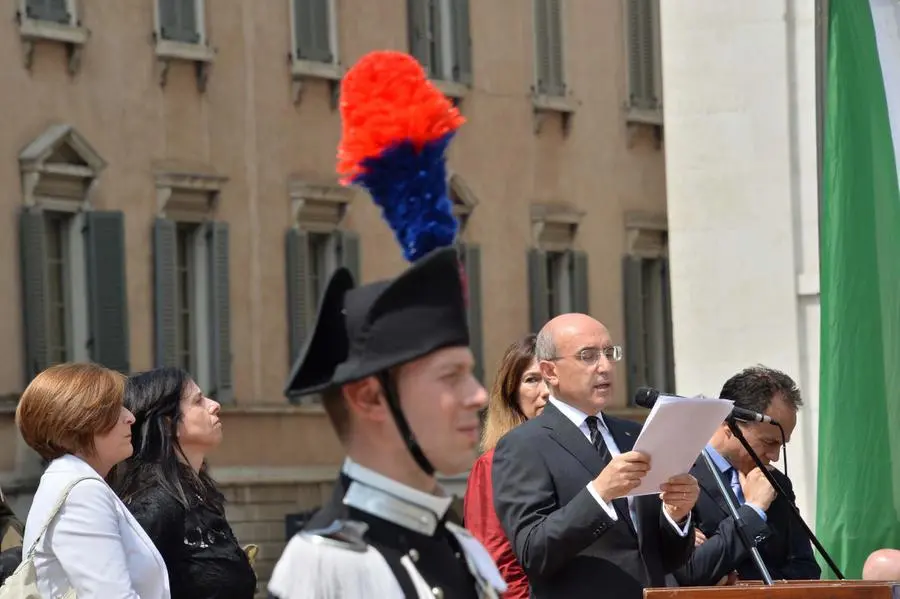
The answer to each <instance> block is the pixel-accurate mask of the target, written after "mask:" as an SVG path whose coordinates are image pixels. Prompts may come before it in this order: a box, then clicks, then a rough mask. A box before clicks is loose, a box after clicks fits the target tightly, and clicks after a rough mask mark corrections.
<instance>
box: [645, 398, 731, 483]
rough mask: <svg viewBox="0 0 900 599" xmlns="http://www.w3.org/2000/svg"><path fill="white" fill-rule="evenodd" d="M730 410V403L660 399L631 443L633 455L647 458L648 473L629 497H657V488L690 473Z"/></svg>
mask: <svg viewBox="0 0 900 599" xmlns="http://www.w3.org/2000/svg"><path fill="white" fill-rule="evenodd" d="M733 407H734V402H733V401H731V400H730V399H711V398H708V397H672V396H669V395H660V396H659V398H658V399H657V400H656V403H655V404H654V405H653V409H652V410H650V414H649V415H648V416H647V420H646V421H645V422H644V428H642V429H641V434H640V435H638V438H637V441H635V443H634V451H642V452H644V453H646V454H647V455H649V456H650V472H648V473H647V474H646V476H644V479H643V480H642V481H641V484H640V485H638V487H637V488H635V489H634V490H633V491H632V492H631V493H629V496H635V495H653V494H656V493H659V492H660V490H659V486H660V485H661V484H663V483H664V482H666V481H667V480H669V479H670V478H671V477H673V476H675V475H677V474H684V473H685V472H688V471H690V469H691V466H692V465H693V464H694V461H695V460H696V459H697V458H698V457H699V456H700V452H701V451H702V450H703V448H704V447H706V444H707V443H709V440H710V439H711V438H712V436H713V433H714V432H716V427H717V426H719V425H720V424H722V422H723V421H724V420H725V418H727V417H728V414H730V413H731V410H732V408H733Z"/></svg>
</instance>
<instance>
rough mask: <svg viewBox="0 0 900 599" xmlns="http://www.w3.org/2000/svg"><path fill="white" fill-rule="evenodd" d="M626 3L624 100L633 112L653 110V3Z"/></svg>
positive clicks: (640, 0) (638, 0) (651, 0)
mask: <svg viewBox="0 0 900 599" xmlns="http://www.w3.org/2000/svg"><path fill="white" fill-rule="evenodd" d="M656 1H657V0H628V4H627V15H626V18H627V19H628V31H627V35H628V96H629V103H630V105H632V106H634V107H636V108H645V109H654V108H656V107H657V101H656V98H655V91H656V84H655V68H656V64H655V63H656V44H658V43H659V41H658V40H657V39H656V27H655V22H654V14H655V11H654V6H653V4H654V2H656Z"/></svg>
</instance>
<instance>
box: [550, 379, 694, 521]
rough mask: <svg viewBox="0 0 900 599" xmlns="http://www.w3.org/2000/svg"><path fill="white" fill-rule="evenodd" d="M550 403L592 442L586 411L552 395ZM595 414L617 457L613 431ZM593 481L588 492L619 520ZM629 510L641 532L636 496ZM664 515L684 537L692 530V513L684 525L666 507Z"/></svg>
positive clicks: (612, 517)
mask: <svg viewBox="0 0 900 599" xmlns="http://www.w3.org/2000/svg"><path fill="white" fill-rule="evenodd" d="M550 403H552V404H553V405H554V406H556V409H557V410H559V411H560V412H562V413H563V415H564V416H565V417H566V418H568V419H569V420H571V421H572V424H574V425H575V426H576V427H578V430H580V431H581V433H582V434H583V435H584V436H585V438H586V439H587V440H588V443H590V441H591V431H590V429H589V428H588V425H587V417H588V415H587V414H585V413H584V412H582V411H581V410H579V409H578V408H575V407H573V406H570V405H569V404H567V403H565V402H563V401H560V400H558V399H556V398H555V397H550ZM595 416H596V417H597V419H598V420H599V421H600V422H599V429H600V434H601V435H603V442H604V443H606V448H607V449H609V454H610V456H612V457H616V456H617V455H620V454H621V453H622V452H621V451H619V446H618V445H616V440H615V439H614V438H613V436H612V433H611V432H610V430H609V428H608V427H607V426H606V421H605V420H604V419H603V413H602V412H597V414H595ZM592 482H593V481H591V482H589V483H588V484H587V490H588V493H590V494H591V497H593V498H594V499H595V500H596V501H597V503H599V504H600V507H602V508H603V510H604V511H605V512H606V513H607V515H608V516H609V517H610V518H611V519H612V520H614V521H615V520H618V519H619V517H618V515H617V514H616V510H615V508H614V507H613V506H612V505H611V504H609V503H606V502H605V501H603V498H602V497H600V493H598V492H597V490H596V489H595V488H594V485H592V484H591V483H592ZM628 511H629V512H630V513H631V521H632V523H633V524H634V528H635V530H636V531H637V532H638V533H639V534H640V530H638V519H637V513H636V511H635V509H634V497H628ZM663 515H665V517H666V520H668V522H669V524H671V525H672V528H674V529H675V530H676V531H677V532H678V534H679V535H681V536H683V537H684V536H687V533H688V531H689V530H690V525H691V516H690V514H688V517H687V520H686V521H685V523H684V526H678V524H677V523H676V522H675V520H673V519H672V517H671V516H670V515H669V512H667V511H666V510H665V509H663Z"/></svg>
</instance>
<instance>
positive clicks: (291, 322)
mask: <svg viewBox="0 0 900 599" xmlns="http://www.w3.org/2000/svg"><path fill="white" fill-rule="evenodd" d="M289 188H290V198H291V202H292V205H293V212H294V226H293V227H291V228H290V229H289V230H288V231H287V234H286V236H285V271H286V276H287V308H288V309H287V313H288V340H287V341H288V352H289V353H288V356H289V360H290V362H291V363H293V362H294V360H295V359H296V358H297V356H298V354H299V353H300V350H301V349H303V345H304V343H305V342H306V338H307V335H308V334H309V332H310V331H312V328H313V324H314V322H315V318H316V314H317V313H318V309H319V302H320V301H321V299H322V295H323V294H324V293H325V288H326V286H327V284H328V280H329V278H330V277H331V275H332V273H333V272H334V271H335V269H337V268H338V267H345V268H347V269H348V270H349V271H350V273H351V274H352V275H353V279H354V281H355V282H356V283H357V284H359V282H360V264H359V261H360V249H359V236H358V235H357V234H356V233H354V232H353V231H348V230H346V229H344V228H343V227H342V224H341V223H342V220H343V217H344V213H345V212H346V209H347V204H348V203H349V202H350V199H351V197H352V194H353V192H352V190H350V189H348V188H345V187H341V186H339V185H335V184H330V183H327V184H316V183H310V182H308V181H304V180H301V179H293V180H291V181H290V183H289Z"/></svg>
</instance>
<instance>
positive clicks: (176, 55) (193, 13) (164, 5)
mask: <svg viewBox="0 0 900 599" xmlns="http://www.w3.org/2000/svg"><path fill="white" fill-rule="evenodd" d="M154 37H155V39H156V57H157V69H158V77H159V83H160V85H162V86H165V85H166V81H167V79H168V73H169V68H170V67H171V63H172V62H173V61H182V62H189V63H193V66H195V67H196V69H195V74H196V77H197V88H198V89H199V90H200V91H201V92H202V91H204V90H205V89H206V82H207V79H208V78H209V72H210V66H211V64H212V62H213V59H214V58H215V51H214V50H213V49H212V48H211V47H210V46H209V40H208V35H207V28H206V0H156V26H155V29H154Z"/></svg>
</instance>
